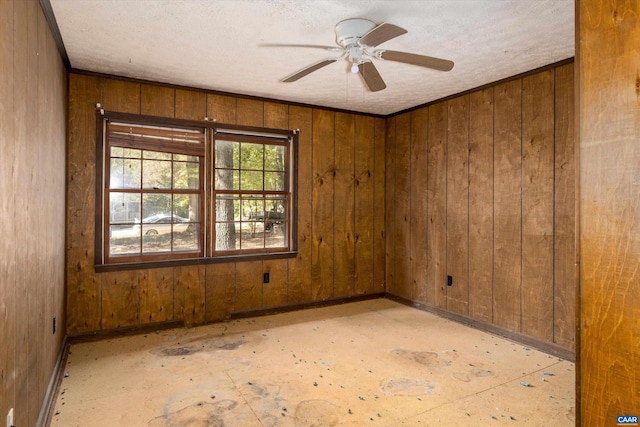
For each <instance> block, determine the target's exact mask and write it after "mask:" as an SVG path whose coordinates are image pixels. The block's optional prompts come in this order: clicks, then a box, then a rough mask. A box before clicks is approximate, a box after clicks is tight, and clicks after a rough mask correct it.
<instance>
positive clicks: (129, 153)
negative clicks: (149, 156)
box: [122, 148, 142, 159]
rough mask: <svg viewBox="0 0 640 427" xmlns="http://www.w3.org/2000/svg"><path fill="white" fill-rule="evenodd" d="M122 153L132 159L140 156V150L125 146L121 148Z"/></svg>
mask: <svg viewBox="0 0 640 427" xmlns="http://www.w3.org/2000/svg"><path fill="white" fill-rule="evenodd" d="M122 155H123V156H124V157H129V158H132V159H139V158H141V157H142V150H136V149H135V148H125V149H123V153H122Z"/></svg>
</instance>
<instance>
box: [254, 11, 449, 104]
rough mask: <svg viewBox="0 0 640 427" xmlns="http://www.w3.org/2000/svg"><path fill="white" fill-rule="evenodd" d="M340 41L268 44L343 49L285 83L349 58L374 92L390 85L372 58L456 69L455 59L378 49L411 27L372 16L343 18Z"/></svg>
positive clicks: (353, 70) (447, 69) (285, 80)
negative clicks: (403, 26) (324, 43)
mask: <svg viewBox="0 0 640 427" xmlns="http://www.w3.org/2000/svg"><path fill="white" fill-rule="evenodd" d="M335 31H336V43H337V44H338V46H337V47H336V46H318V45H305V44H269V45H266V46H278V47H309V48H321V49H326V50H330V51H334V52H341V53H342V54H341V55H340V56H338V57H334V58H327V59H323V60H322V61H320V62H316V63H315V64H312V65H310V66H308V67H306V68H303V69H302V70H300V71H298V72H296V73H294V74H292V75H290V76H289V77H287V78H285V79H283V80H282V81H283V82H285V83H291V82H295V81H297V80H299V79H301V78H302V77H304V76H307V75H309V74H311V73H313V72H314V71H317V70H319V69H320V68H323V67H325V66H327V65H329V64H333V63H334V62H337V61H340V60H341V59H346V60H348V61H349V63H351V72H352V73H354V74H355V73H360V75H361V76H362V78H363V80H364V82H365V84H366V85H367V87H368V88H369V90H370V91H372V92H377V91H379V90H382V89H384V88H386V87H387V85H386V84H385V82H384V80H382V76H380V73H379V72H378V69H377V68H376V66H375V65H374V64H373V61H372V59H379V60H380V59H381V60H386V61H396V62H403V63H406V64H412V65H418V66H420V67H425V68H432V69H434V70H439V71H449V70H451V69H452V68H453V62H452V61H449V60H446V59H440V58H434V57H431V56H424V55H418V54H415V53H407V52H398V51H395V50H387V49H376V46H378V45H380V44H382V43H384V42H386V41H389V40H391V39H393V38H395V37H398V36H401V35H402V34H405V33H406V32H407V30H405V29H404V28H400V27H398V26H396V25H393V24H388V23H382V24H380V25H376V24H375V23H374V22H372V21H370V20H368V19H362V18H352V19H345V20H344V21H340V22H339V23H338V24H337V25H336V30H335Z"/></svg>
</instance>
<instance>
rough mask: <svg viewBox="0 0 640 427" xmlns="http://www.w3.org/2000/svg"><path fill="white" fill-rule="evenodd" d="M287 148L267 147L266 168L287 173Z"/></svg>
mask: <svg viewBox="0 0 640 427" xmlns="http://www.w3.org/2000/svg"><path fill="white" fill-rule="evenodd" d="M284 155H285V148H284V146H282V145H266V146H265V147H264V168H265V170H270V171H282V172H284V171H285V167H284V161H285V158H284Z"/></svg>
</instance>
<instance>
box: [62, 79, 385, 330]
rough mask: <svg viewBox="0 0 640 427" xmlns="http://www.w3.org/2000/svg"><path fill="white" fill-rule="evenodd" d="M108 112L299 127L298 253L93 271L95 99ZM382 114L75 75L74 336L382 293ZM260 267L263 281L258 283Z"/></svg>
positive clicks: (70, 257)
mask: <svg viewBox="0 0 640 427" xmlns="http://www.w3.org/2000/svg"><path fill="white" fill-rule="evenodd" d="M97 102H99V103H101V104H102V106H103V107H104V108H105V109H106V110H109V111H122V112H129V113H141V114H150V115H157V116H163V117H176V118H186V119H195V120H203V119H204V117H209V118H210V119H216V120H217V122H219V123H231V124H241V125H250V126H264V127H272V128H285V129H300V140H299V153H298V162H299V163H298V251H299V253H298V256H297V257H296V258H291V259H281V260H269V261H249V262H240V263H223V264H209V265H206V266H204V265H203V266H188V267H175V268H173V267H167V268H159V269H141V270H133V271H122V272H106V273H99V274H96V272H95V270H94V266H93V260H94V233H95V230H94V217H95V208H94V203H95V164H96V152H95V151H96V150H95V131H96V130H95V104H96V103H97ZM385 133H386V129H385V120H384V119H380V118H373V117H370V116H366V115H357V114H348V113H342V112H333V111H328V110H323V109H312V108H307V107H300V106H294V105H288V104H284V103H276V102H265V101H262V100H255V99H247V98H242V97H232V96H224V95H219V94H213V93H206V92H203V91H190V90H184V89H174V88H170V87H163V86H154V85H150V84H141V83H137V82H131V81H124V80H118V79H115V78H114V79H112V78H106V77H99V76H90V75H82V74H76V73H72V74H71V75H70V80H69V139H68V172H67V186H68V192H67V215H68V218H69V221H68V229H67V269H66V271H67V287H68V292H67V308H68V328H67V330H68V332H69V333H71V334H77V333H83V332H90V331H97V330H103V329H114V328H120V327H127V326H135V325H141V324H147V323H154V322H162V321H167V320H184V321H185V323H186V324H187V325H197V324H202V323H205V322H213V321H219V320H222V319H226V318H228V317H229V315H230V313H232V312H237V311H245V310H255V309H261V308H268V307H280V306H286V305H292V304H298V303H304V302H312V301H319V300H326V299H333V298H343V297H350V296H356V295H362V294H372V293H380V292H384V290H385V288H384V286H385V284H384V281H385V274H384V249H385V237H384V227H385V224H384V203H385V199H384V191H385V181H384V180H385V176H384V168H385V164H384V157H385V153H384V149H385ZM263 272H269V273H270V279H271V280H270V283H268V284H263V283H262V276H263V274H262V273H263Z"/></svg>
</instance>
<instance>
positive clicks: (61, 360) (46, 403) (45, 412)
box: [36, 336, 70, 427]
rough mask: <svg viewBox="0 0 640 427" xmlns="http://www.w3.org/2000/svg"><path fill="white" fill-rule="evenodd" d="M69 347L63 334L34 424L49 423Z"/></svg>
mask: <svg viewBox="0 0 640 427" xmlns="http://www.w3.org/2000/svg"><path fill="white" fill-rule="evenodd" d="M69 347H70V344H69V342H68V340H67V337H66V336H65V337H64V340H63V341H62V347H61V348H60V354H58V360H56V364H55V366H54V367H53V372H52V373H51V378H49V385H48V386H47V391H46V392H45V394H44V400H43V401H42V406H41V407H40V414H38V420H37V421H36V426H38V427H44V426H48V425H49V424H50V423H51V419H52V416H53V409H54V407H55V403H56V396H57V395H58V390H59V389H60V384H61V383H62V378H63V377H64V367H65V365H66V364H67V356H68V355H69Z"/></svg>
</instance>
